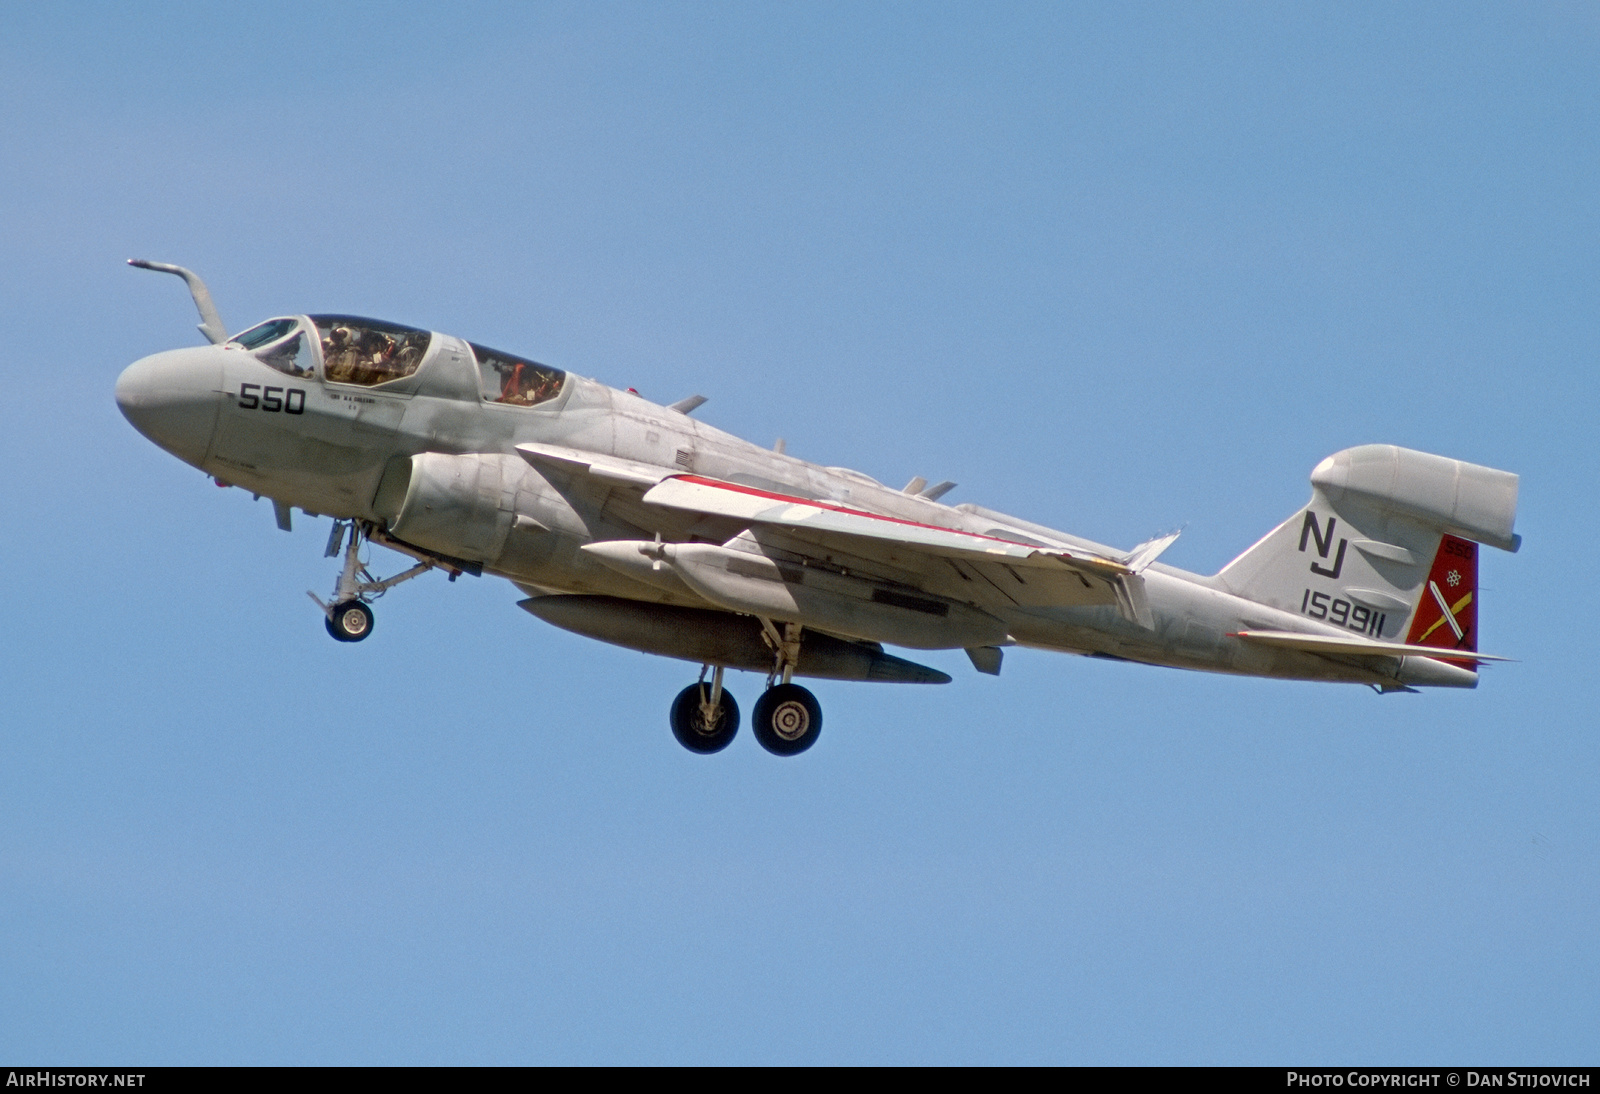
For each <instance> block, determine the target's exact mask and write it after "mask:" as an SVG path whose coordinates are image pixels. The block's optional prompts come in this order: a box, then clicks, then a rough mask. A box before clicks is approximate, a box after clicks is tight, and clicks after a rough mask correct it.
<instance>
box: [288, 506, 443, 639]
mask: <svg viewBox="0 0 1600 1094" xmlns="http://www.w3.org/2000/svg"><path fill="white" fill-rule="evenodd" d="M347 529H348V531H349V533H350V541H349V544H348V545H347V546H346V547H345V549H344V569H342V570H341V571H340V572H339V580H338V581H337V582H336V583H335V584H334V587H333V600H332V602H331V603H329V602H327V601H324V600H323V599H322V598H321V597H320V596H318V595H317V594H316V593H314V592H312V591H310V590H309V589H308V590H306V595H307V596H309V597H310V598H311V599H312V600H313V601H315V602H316V605H317V607H319V608H321V609H322V614H323V617H324V620H325V622H326V624H327V628H328V633H329V634H330V635H332V636H333V638H334V639H335V640H336V641H339V642H359V641H361V640H362V639H363V638H365V637H367V635H369V634H371V633H372V609H371V608H369V607H367V602H368V601H371V600H376V599H377V598H378V597H380V596H382V595H383V594H384V593H386V592H388V591H389V590H390V589H392V588H394V587H395V586H396V585H398V584H400V583H401V582H402V581H410V580H411V579H412V578H414V577H421V576H422V575H423V574H425V573H427V572H428V571H429V570H432V569H434V568H435V567H436V566H439V563H437V562H434V561H432V560H431V559H426V558H425V559H423V560H421V561H420V562H418V563H417V564H416V565H415V566H413V567H411V569H409V570H406V571H405V572H403V573H399V574H396V575H395V576H394V577H390V578H385V579H384V580H382V581H379V580H378V579H376V578H375V577H373V576H372V574H371V572H370V571H368V570H367V568H366V566H365V565H364V564H363V563H362V561H361V540H362V539H363V538H366V539H368V540H370V539H371V538H372V534H373V531H374V529H373V528H372V526H371V525H369V524H367V523H365V522H363V521H355V520H352V521H342V520H336V521H334V522H333V532H332V533H331V534H330V535H329V536H328V549H327V550H326V551H325V552H324V557H327V558H332V557H334V556H335V555H337V554H338V553H339V545H340V543H341V542H342V541H343V540H344V536H345V532H346V530H347ZM454 576H455V575H454V574H451V577H452V578H453V577H454Z"/></svg>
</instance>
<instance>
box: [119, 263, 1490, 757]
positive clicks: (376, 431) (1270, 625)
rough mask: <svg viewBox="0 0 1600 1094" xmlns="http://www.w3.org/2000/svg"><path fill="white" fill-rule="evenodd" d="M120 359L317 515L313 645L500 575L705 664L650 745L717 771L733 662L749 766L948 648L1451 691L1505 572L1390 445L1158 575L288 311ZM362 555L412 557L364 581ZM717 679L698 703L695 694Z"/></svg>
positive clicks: (410, 333)
mask: <svg viewBox="0 0 1600 1094" xmlns="http://www.w3.org/2000/svg"><path fill="white" fill-rule="evenodd" d="M132 264H133V265H135V266H140V267H143V268H145V269H152V270H159V271H163V272H166V273H172V274H177V275H179V276H181V277H183V278H184V280H185V281H186V282H187V283H188V285H189V288H190V291H191V293H192V294H193V296H194V301H195V305H196V307H197V308H198V309H199V311H200V316H201V319H202V320H203V322H202V323H201V324H200V330H201V332H202V333H204V334H205V336H206V338H207V339H208V340H209V342H210V343H211V344H210V345H207V346H199V347H193V348H189V349H175V350H168V351H166V352H164V353H157V354H154V355H152V356H149V357H145V358H143V359H142V360H139V361H136V362H134V363H133V364H132V365H129V366H128V368H127V370H126V371H124V372H123V373H122V376H121V377H120V378H119V379H118V381H117V388H116V398H117V405H118V406H119V407H121V409H122V412H123V414H124V415H125V416H126V417H127V418H128V420H129V422H131V423H132V424H133V426H134V428H136V429H137V430H139V432H141V433H143V434H144V435H145V436H146V437H148V438H149V439H150V440H152V441H154V442H155V443H156V444H158V445H160V446H161V447H162V448H164V449H166V450H167V451H168V452H171V453H172V454H173V455H175V456H177V457H178V458H179V459H181V460H183V461H185V462H186V463H189V464H192V465H194V466H195V467H198V468H200V469H201V470H202V471H204V472H206V474H208V475H211V476H213V477H214V478H215V479H216V480H217V482H218V483H220V484H223V485H233V486H239V487H243V488H244V489H246V490H250V491H252V492H254V493H255V494H257V495H265V496H267V497H269V498H271V499H272V502H273V505H274V508H275V510H276V513H277V520H278V525H279V527H281V528H284V529H285V530H287V529H288V528H289V527H290V512H291V509H292V508H299V509H301V510H302V511H304V512H306V513H308V514H311V515H328V516H331V517H333V518H334V526H333V532H332V535H331V536H330V538H329V541H328V549H327V554H328V556H329V557H337V556H338V555H339V553H340V551H341V548H342V550H343V555H344V565H343V568H342V570H341V572H340V574H339V577H338V580H337V582H336V583H335V585H334V590H333V595H332V596H331V598H330V599H329V600H327V601H323V600H322V599H321V598H320V597H317V596H316V594H314V593H313V594H311V597H312V599H313V600H315V601H316V602H317V604H318V606H319V608H320V610H321V611H322V614H323V617H324V620H325V623H326V626H327V630H328V633H329V634H330V635H332V636H333V637H334V638H335V639H338V640H339V641H342V642H359V641H362V640H363V639H365V638H367V637H368V636H369V635H370V634H371V633H372V625H373V617H372V610H371V608H370V607H369V606H368V602H369V601H370V600H371V599H372V598H373V597H374V596H376V595H377V594H379V593H382V592H383V591H385V590H387V589H389V588H390V587H392V586H394V585H396V584H398V583H400V582H402V581H405V580H408V579H410V578H413V577H416V576H418V575H420V574H422V573H425V572H427V571H429V570H433V569H441V570H444V571H445V572H446V573H447V574H449V576H450V578H451V579H452V580H454V579H455V578H456V577H457V576H458V575H460V574H462V573H468V574H474V575H476V574H481V573H485V572H487V573H490V574H495V575H498V576H501V577H505V578H508V579H509V580H510V581H511V582H512V583H513V584H515V585H516V587H517V588H518V589H520V590H522V591H523V592H524V593H525V594H527V599H525V600H523V601H521V602H520V603H521V606H522V607H523V608H525V609H527V610H528V611H529V612H530V613H532V614H533V615H536V616H538V617H539V618H540V619H543V620H545V621H547V622H549V623H553V624H554V625H556V626H558V627H563V628H565V629H567V630H570V631H574V632H576V633H578V634H582V635H587V636H589V637H591V638H597V639H599V640H601V641H604V642H611V643H615V644H617V645H621V646H627V647H630V648H632V649H636V650H642V651H645V652H648V653H655V654H661V655H664V656H667V657H676V658H681V659H683V660H685V661H690V662H698V663H699V664H700V665H701V666H702V668H701V671H700V679H699V681H698V682H697V683H694V684H691V685H690V686H689V687H687V688H685V689H684V690H683V692H682V693H681V694H679V695H678V697H677V700H676V701H675V702H674V703H673V705H672V714H671V725H672V730H673V733H674V734H675V735H676V737H677V739H678V740H679V741H680V742H681V743H682V744H683V745H684V746H685V747H687V748H689V749H691V750H693V751H695V752H703V753H709V752H716V751H719V750H720V749H722V748H724V747H726V746H727V744H728V742H729V741H731V740H732V739H733V736H734V734H735V732H736V731H737V729H738V726H739V708H738V705H737V704H736V703H735V702H734V699H733V696H732V695H730V694H729V693H728V692H727V691H726V690H725V689H724V686H723V673H724V670H726V669H729V668H734V669H744V670H752V671H756V672H764V673H766V676H767V687H766V690H765V691H764V692H763V693H762V695H761V697H760V698H759V699H758V700H757V701H756V705H755V712H754V718H753V721H754V731H755V735H756V738H757V739H758V740H759V741H760V743H761V744H762V745H763V746H764V747H765V748H766V749H767V750H768V751H770V752H773V753H776V754H778V755H793V754H796V753H799V752H803V751H805V750H806V749H807V748H809V747H811V745H812V744H814V743H815V742H816V740H817V735H818V733H819V732H820V730H821V728H822V713H821V710H820V709H819V707H818V705H817V701H816V699H815V698H814V697H813V696H812V694H811V693H810V692H809V691H807V690H806V689H805V688H803V687H801V686H800V685H798V684H796V683H794V678H795V677H797V676H799V677H821V678H828V679H836V680H876V681H882V682H891V683H920V684H931V683H939V684H942V683H948V682H949V680H950V677H949V676H947V675H945V674H944V673H942V672H939V671H937V670H935V669H932V668H927V667H925V666H923V665H919V664H916V663H914V662H912V661H908V660H905V659H903V658H900V657H896V656H893V655H891V654H888V653H885V652H884V649H883V647H884V645H886V644H887V645H892V646H901V647H909V648H911V649H924V650H934V649H962V650H965V651H966V652H967V655H968V656H969V657H970V658H971V660H972V664H973V666H974V668H976V669H977V671H979V672H984V673H990V674H998V673H999V672H1000V663H1001V654H1002V651H1003V649H1004V648H1005V647H1006V646H1010V645H1020V646H1030V647H1034V648H1039V649H1048V650H1059V651H1062V652H1065V653H1076V654H1084V655H1088V656H1093V657H1110V658H1118V659H1123V660H1129V661H1140V662H1144V663H1146V664H1151V665H1169V666H1174V667H1178V668H1188V669H1205V670H1208V671H1213V672H1228V673H1235V674H1239V675H1247V676H1269V677H1278V678H1286V679H1295V680H1325V681H1340V682H1348V683H1359V684H1367V685H1370V686H1372V687H1373V688H1375V689H1377V690H1379V691H1385V692H1387V691H1400V690H1411V689H1412V688H1414V687H1417V686H1425V687H1473V686H1475V685H1476V684H1477V680H1478V675H1477V668H1478V665H1479V663H1480V662H1484V661H1495V660H1505V659H1504V658H1495V657H1490V656H1488V655H1486V654H1481V653H1479V652H1477V618H1478V604H1477V563H1478V554H1477V551H1478V544H1480V543H1483V544H1489V545H1490V546H1494V547H1498V548H1501V549H1502V550H1508V551H1515V550H1516V549H1517V547H1518V545H1519V543H1520V537H1518V536H1516V535H1515V534H1513V531H1512V526H1513V523H1514V521H1515V519H1516V507H1517V476H1515V475H1513V474H1509V473H1507V472H1504V471H1496V470H1493V469H1490V468H1487V467H1479V466H1476V465H1474V464H1470V463H1463V462H1461V461H1459V460H1452V459H1446V458H1444V457H1441V456H1433V455H1428V454H1426V453H1423V452H1414V451H1411V450H1408V449H1404V448H1396V447H1394V446H1391V445H1363V446H1361V447H1358V448H1351V449H1347V450H1345V451H1343V452H1339V453H1336V454H1335V455H1332V456H1329V457H1328V458H1327V459H1325V460H1323V461H1322V462H1321V463H1319V464H1318V465H1317V466H1316V468H1315V469H1314V470H1313V471H1312V472H1311V486H1312V491H1311V500H1310V502H1309V503H1307V505H1306V506H1305V508H1303V509H1301V510H1300V511H1299V512H1297V513H1295V514H1294V515H1293V516H1291V517H1290V518H1289V519H1288V520H1286V521H1284V522H1283V523H1282V524H1280V525H1279V526H1278V527H1277V528H1275V529H1273V530H1272V531H1271V532H1269V533H1267V535H1266V536H1264V537H1263V538H1262V539H1261V540H1260V542H1258V543H1256V544H1255V546H1253V547H1251V548H1250V549H1249V550H1247V551H1245V552H1244V553H1243V554H1242V555H1240V556H1239V557H1238V558H1236V559H1234V560H1233V561H1232V562H1230V563H1229V564H1228V565H1227V566H1225V567H1224V568H1223V569H1222V570H1221V572H1219V573H1217V574H1215V575H1212V576H1209V577H1208V576H1204V575H1201V574H1193V573H1188V572H1185V571H1183V570H1179V569H1175V568H1173V567H1169V566H1165V565H1162V564H1161V563H1159V562H1157V561H1156V559H1157V556H1158V555H1160V554H1161V552H1162V551H1163V550H1164V549H1165V548H1166V547H1167V546H1168V545H1169V544H1170V543H1171V542H1172V541H1173V540H1174V539H1175V538H1177V537H1176V535H1170V536H1163V537H1161V538H1159V539H1154V540H1151V541H1149V542H1148V543H1142V544H1140V545H1139V546H1137V547H1135V548H1133V549H1132V550H1131V551H1119V550H1115V549H1113V548H1110V547H1105V546H1101V545H1100V544H1097V543H1092V542H1090V541H1088V540H1085V539H1080V538H1078V537H1076V536H1071V535H1067V534H1066V533H1063V532H1057V531H1054V530H1052V529H1049V528H1044V527H1041V526H1040V525H1037V524H1032V523H1029V522H1028V521H1024V520H1019V519H1017V518H1016V517H1010V516H1006V515H1005V514H1003V513H997V512H992V511H990V510H988V509H984V508H982V507H980V506H977V505H970V504H967V505H957V506H954V507H951V506H947V505H944V504H942V503H941V502H940V498H942V497H943V496H944V494H945V493H946V492H947V491H949V490H950V488H951V487H952V486H953V485H954V484H952V483H948V482H942V483H939V484H938V485H937V486H929V485H928V484H927V483H926V482H925V481H924V480H922V479H921V478H917V479H913V480H912V481H911V482H910V483H908V484H907V485H906V486H905V488H904V489H901V490H895V489H892V488H890V487H887V486H884V485H883V484H882V483H879V482H877V481H875V480H873V479H871V478H868V477H867V476H866V475H863V474H861V473H860V472H857V471H851V470H848V469H846V468H842V467H819V466H817V465H816V464H811V463H807V462H805V461H804V460H799V459H795V458H794V457H792V456H788V455H785V453H784V451H783V446H782V443H781V442H780V443H779V445H778V446H777V448H776V449H775V450H772V451H768V450H765V449H762V448H758V447H757V446H755V445H752V444H749V443H747V442H745V441H742V440H740V439H738V438H737V437H734V436H731V435H729V434H727V433H724V432H722V431H721V430H717V429H712V428H710V427H709V426H706V425H703V424H701V423H700V422H697V421H695V420H694V419H693V418H691V417H690V414H691V413H692V412H693V411H694V410H695V408H696V407H698V406H699V405H700V404H701V403H702V402H704V401H705V400H704V399H703V398H701V397H700V396H692V397H690V398H687V399H683V400H681V401H680V402H677V403H673V404H672V405H670V406H658V405H656V404H654V403H651V402H649V401H648V400H645V399H643V398H641V397H639V395H637V394H636V393H635V392H633V391H631V390H629V391H618V390H616V389H615V388H610V387H606V386H605V385H603V384H600V383H597V382H595V381H593V380H587V379H584V378H583V377H581V376H575V375H572V374H570V373H566V372H563V371H561V370H559V369H554V368H550V367H549V366H547V365H541V364H539V363H538V362H536V361H533V360H530V359H528V358H526V357H519V356H517V355H516V354H512V353H505V352H502V351H500V350H493V349H489V348H487V347H485V346H481V345H478V344H476V343H473V342H466V341H463V340H461V339H459V338H455V337H452V336H450V335H447V334H438V333H433V332H429V331H424V330H418V329H416V328H414V327H407V326H401V325H399V324H396V323H386V322H379V321H377V320H372V319H363V318H359V317H356V316H350V315H289V316H284V317H282V318H277V319H269V320H267V321H266V322H264V323H259V324H257V325H256V326H253V327H251V328H249V329H248V330H245V331H243V332H242V333H240V334H236V335H232V336H229V335H228V333H227V331H226V329H225V328H224V326H223V324H222V320H221V319H220V317H219V316H218V315H217V310H216V308H215V307H214V306H213V305H212V302H211V296H210V293H209V292H207V290H206V287H205V284H204V283H203V282H202V281H201V280H200V278H199V277H197V276H196V275H195V274H194V273H192V272H191V271H189V270H186V269H183V268H182V267H178V266H170V265H165V264H161V263H154V262H140V261H134V262H133V263H132ZM363 543H368V544H378V545H381V546H383V547H387V548H390V549H392V550H394V551H398V552H400V553H401V554H404V555H408V556H410V557H411V558H412V559H414V560H416V565H415V566H413V567H411V568H410V569H408V570H406V571H405V572H403V573H401V574H398V575H397V576H395V577H391V578H389V579H387V580H383V581H379V580H376V579H374V578H373V577H372V576H371V574H370V573H369V572H368V571H367V570H366V568H365V564H364V563H363V561H362V556H361V547H362V544H363ZM708 675H709V677H710V678H709V680H708V679H707V676H708Z"/></svg>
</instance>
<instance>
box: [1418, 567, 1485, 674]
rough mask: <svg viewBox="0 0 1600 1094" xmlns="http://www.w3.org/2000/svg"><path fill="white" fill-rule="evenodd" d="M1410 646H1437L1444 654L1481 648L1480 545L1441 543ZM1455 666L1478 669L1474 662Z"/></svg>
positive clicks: (1423, 594)
mask: <svg viewBox="0 0 1600 1094" xmlns="http://www.w3.org/2000/svg"><path fill="white" fill-rule="evenodd" d="M1406 642H1407V643H1409V644H1410V645H1413V646H1437V647H1439V648H1440V649H1441V650H1472V651H1474V652H1476V650H1477V648H1478V545H1477V544H1476V543H1473V542H1472V541H1471V540H1465V539H1458V538H1457V537H1455V536H1450V535H1447V536H1445V537H1443V538H1442V539H1441V540H1440V541H1439V550H1438V553H1437V554H1435V555H1434V556H1433V568H1432V569H1431V570H1430V571H1429V573H1428V582H1427V584H1426V585H1424V586H1423V589H1422V595H1421V599H1420V600H1419V601H1418V602H1417V610H1416V612H1415V613H1413V614H1412V616H1411V633H1410V634H1409V635H1408V636H1407V638H1406ZM1443 660H1447V661H1450V663H1451V664H1453V665H1460V666H1461V667H1463V668H1474V667H1475V665H1474V664H1473V662H1471V661H1455V660H1451V659H1449V658H1443Z"/></svg>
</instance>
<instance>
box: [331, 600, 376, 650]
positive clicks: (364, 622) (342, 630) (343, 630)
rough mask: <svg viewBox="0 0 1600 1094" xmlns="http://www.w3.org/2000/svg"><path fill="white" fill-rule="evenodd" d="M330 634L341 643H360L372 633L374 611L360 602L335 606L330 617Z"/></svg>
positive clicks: (353, 601)
mask: <svg viewBox="0 0 1600 1094" xmlns="http://www.w3.org/2000/svg"><path fill="white" fill-rule="evenodd" d="M328 633H329V634H331V635H333V636H334V637H335V638H337V639H338V640H339V641H341V642H360V641H361V640H362V639H363V638H365V637H367V635H369V634H371V633H372V609H371V608H369V607H367V606H366V605H365V604H363V603H361V601H359V600H346V601H345V602H344V603H343V604H335V605H334V606H333V612H332V613H331V614H330V615H329V616H328Z"/></svg>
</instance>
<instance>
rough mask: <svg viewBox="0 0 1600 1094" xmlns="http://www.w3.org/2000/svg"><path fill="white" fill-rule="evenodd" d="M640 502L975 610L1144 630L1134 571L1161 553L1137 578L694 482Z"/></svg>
mask: <svg viewBox="0 0 1600 1094" xmlns="http://www.w3.org/2000/svg"><path fill="white" fill-rule="evenodd" d="M643 500H644V502H645V504H647V505H656V506H661V507H663V508H667V509H675V510H680V511H687V512H692V513H699V514H704V515H708V516H715V517H720V518H724V519H729V520H736V521H738V522H739V523H741V524H743V525H745V526H746V527H748V528H749V529H750V530H751V533H752V535H754V536H755V538H756V539H757V541H758V542H759V543H760V544H761V545H762V547H763V549H767V550H769V551H775V552H778V553H782V552H788V553H792V554H798V555H800V556H802V557H804V558H809V559H816V560H820V561H823V562H826V563H832V564H834V565H838V566H841V567H844V568H848V567H849V566H850V565H851V564H852V563H854V564H855V565H856V566H857V567H858V568H861V569H865V570H866V571H867V572H874V571H875V572H877V573H878V574H879V575H880V576H883V577H885V578H886V579H889V580H896V581H899V582H901V583H904V584H911V585H915V586H917V587H919V588H922V589H925V590H926V591H928V592H933V593H938V594H940V595H944V596H948V597H950V598H951V599H955V600H961V601H965V602H968V603H974V604H977V605H978V606H980V607H987V608H994V607H1059V606H1073V605H1095V604H1115V605H1117V606H1118V608H1119V609H1120V610H1121V611H1122V613H1123V615H1124V616H1126V617H1127V618H1128V619H1130V620H1134V621H1137V622H1139V623H1141V624H1143V625H1145V626H1149V625H1150V614H1149V608H1148V606H1147V605H1146V603H1145V598H1144V583H1143V581H1142V579H1140V578H1139V576H1138V572H1137V569H1142V568H1143V566H1144V565H1148V564H1149V562H1150V561H1151V560H1152V559H1153V558H1154V555H1155V553H1159V551H1158V550H1155V551H1152V550H1144V551H1141V552H1139V555H1140V556H1141V557H1139V558H1138V559H1137V560H1135V561H1136V563H1137V564H1138V565H1137V569H1136V568H1135V565H1130V564H1129V561H1128V560H1120V559H1114V558H1109V557H1106V556H1104V555H1098V554H1094V553H1092V552H1088V551H1082V550H1077V549H1071V550H1069V549H1067V548H1061V547H1043V546H1039V545H1037V544H1031V543H1019V542H1016V541H1014V540H1007V539H1001V538H998V537H995V536H988V535H978V534H975V533H971V532H962V531H958V530H955V529H951V528H940V527H938V526H936V525H931V524H922V523H919V522H917V521H912V520H905V519H901V518H898V517H888V516H883V515H881V514H877V513H869V512H865V511H864V510H860V509H851V508H848V507H846V506H842V505H834V504H832V503H829V502H824V501H817V500H812V499H808V498H799V497H793V496H790V495H786V494H779V493H773V492H771V491H767V490H759V489H756V488H754V487H749V486H742V485H739V484H736V483H730V482H724V481H721V480H719V479H710V478H706V477H704V476H700V475H681V474H680V475H672V476H671V477H668V478H664V479H662V480H661V481H660V482H658V483H656V484H655V485H654V486H652V487H651V488H650V489H649V490H648V491H646V493H645V495H644V499H643ZM1168 542H1170V540H1168ZM1162 545H1163V546H1164V544H1162ZM1146 556H1147V557H1146Z"/></svg>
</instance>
